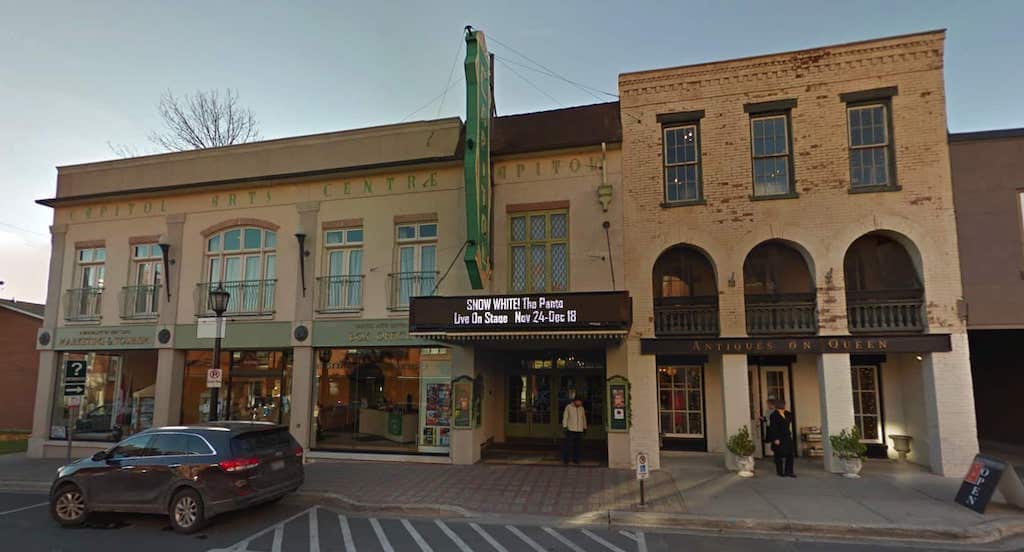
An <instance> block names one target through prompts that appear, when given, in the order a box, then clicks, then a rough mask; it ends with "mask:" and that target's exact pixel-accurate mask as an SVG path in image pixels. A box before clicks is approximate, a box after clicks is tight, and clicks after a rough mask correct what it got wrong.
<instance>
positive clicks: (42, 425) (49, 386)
mask: <svg viewBox="0 0 1024 552" xmlns="http://www.w3.org/2000/svg"><path fill="white" fill-rule="evenodd" d="M59 359H60V353H59V352H57V351H39V371H38V372H37V374H36V404H35V408H34V410H33V414H32V436H31V437H29V439H28V457H29V458H42V457H43V453H44V450H43V445H44V444H45V443H46V441H47V440H48V439H49V438H50V414H51V413H52V412H53V406H54V404H53V402H54V396H55V393H56V391H54V386H55V385H56V384H57V368H58V366H57V362H58V360H59Z"/></svg>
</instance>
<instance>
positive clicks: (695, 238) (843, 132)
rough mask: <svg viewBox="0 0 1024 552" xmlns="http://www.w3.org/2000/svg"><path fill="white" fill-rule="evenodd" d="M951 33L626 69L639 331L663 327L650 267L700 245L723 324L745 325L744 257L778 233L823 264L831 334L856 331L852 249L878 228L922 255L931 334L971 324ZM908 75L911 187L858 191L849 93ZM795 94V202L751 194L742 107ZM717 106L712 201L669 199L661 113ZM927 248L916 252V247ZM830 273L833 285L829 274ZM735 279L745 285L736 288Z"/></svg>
mask: <svg viewBox="0 0 1024 552" xmlns="http://www.w3.org/2000/svg"><path fill="white" fill-rule="evenodd" d="M943 40H944V35H943V33H942V32H932V33H923V34H918V35H911V36H905V37H895V38H890V39H883V40H877V41H870V42H864V43H857V44H849V45H841V46H833V47H826V48H821V49H816V50H808V51H802V52H795V53H787V54H778V55H771V56H763V57H757V58H748V59H743V60H735V61H725V62H720V63H710V64H704V65H699V66H691V67H681V68H672V69H662V70H655V71H648V72H641V73H629V74H624V75H621V76H620V77H619V90H620V96H621V102H622V127H623V141H624V145H623V154H622V155H623V161H622V164H623V189H624V191H625V195H624V212H625V222H624V225H625V233H626V235H625V242H626V243H629V244H630V247H628V248H625V251H624V254H625V263H624V264H625V267H626V281H627V286H628V289H630V291H631V293H632V295H633V301H634V309H635V310H634V315H635V318H634V324H633V336H634V337H641V336H644V337H649V336H652V335H653V303H652V291H651V268H652V267H653V265H654V262H655V260H656V259H657V257H658V255H659V254H660V253H661V252H662V251H664V250H665V249H666V248H668V247H670V246H672V245H674V244H679V243H689V244H693V245H696V246H697V247H699V248H701V249H703V250H704V251H706V252H707V253H708V254H709V256H710V257H711V259H712V261H713V263H714V265H715V267H716V271H717V280H718V288H719V293H720V304H721V311H722V312H721V317H722V335H723V336H738V335H744V333H745V322H744V313H743V291H742V290H743V261H744V259H745V257H746V255H747V254H748V253H749V252H750V250H751V249H752V248H753V247H754V246H756V245H757V244H758V243H760V242H762V241H764V240H767V239H771V238H778V239H784V240H788V241H790V242H792V243H794V244H796V245H798V246H799V248H800V249H802V250H803V251H804V252H805V253H806V255H807V256H808V257H809V258H810V259H811V261H812V266H811V269H812V274H813V276H814V279H815V282H816V286H817V289H818V301H819V309H820V320H821V333H822V334H845V333H847V327H846V314H845V310H846V309H845V295H844V281H843V257H844V255H845V253H846V251H847V248H848V247H849V245H850V244H851V243H852V242H853V241H854V240H856V239H857V238H858V237H860V236H861V235H863V234H865V233H867V232H870V231H874V230H888V231H892V232H896V233H898V234H901V235H903V236H905V237H906V238H907V239H908V240H909V241H910V242H912V243H913V244H914V246H915V247H916V249H917V250H918V252H919V255H920V260H921V263H922V265H923V276H924V287H925V294H926V301H927V307H928V324H929V331H930V332H937V333H959V332H962V331H964V326H963V323H962V322H961V321H960V320H959V319H958V318H957V314H956V302H957V300H958V299H959V298H960V297H961V294H962V292H961V284H960V273H959V268H958V261H957V255H958V254H957V242H956V232H955V226H954V216H953V198H952V188H951V181H950V169H949V151H948V147H947V143H946V115H945V93H944V88H943V75H942V53H943ZM889 86H896V87H898V95H896V96H895V97H893V98H892V118H893V137H894V143H895V149H896V173H897V181H898V184H899V185H900V186H901V187H902V190H901V191H896V192H880V193H866V194H850V193H849V192H848V189H849V180H850V176H849V157H848V148H847V145H848V144H847V122H846V110H845V104H844V103H843V102H842V101H841V100H840V98H839V94H841V93H845V92H855V91H862V90H869V89H874V88H881V87H889ZM778 99H795V100H797V106H796V107H795V108H794V109H793V110H792V115H791V116H792V125H791V131H792V143H793V153H794V177H795V187H796V191H797V192H798V194H799V197H798V198H795V199H777V200H770V201H752V200H751V199H750V196H751V193H752V189H753V185H752V178H751V160H750V122H749V119H750V116H749V115H748V114H747V113H745V112H744V110H743V105H744V104H745V103H751V102H763V101H771V100H778ZM694 110H704V111H705V116H704V118H703V119H702V120H701V136H700V139H701V146H702V147H701V150H702V151H701V154H702V155H701V159H702V169H703V188H704V197H705V199H706V204H705V205H695V206H688V207H675V208H663V207H661V206H660V203H661V202H662V201H663V175H662V171H663V167H662V126H661V124H660V123H658V122H657V120H656V116H657V115H658V114H659V113H673V112H681V111H694ZM913 255H914V253H913V252H912V256H913ZM830 272H831V276H832V283H831V284H827V283H826V276H827V275H828V274H829V273H830ZM730 276H734V277H735V287H729V285H728V281H729V279H730Z"/></svg>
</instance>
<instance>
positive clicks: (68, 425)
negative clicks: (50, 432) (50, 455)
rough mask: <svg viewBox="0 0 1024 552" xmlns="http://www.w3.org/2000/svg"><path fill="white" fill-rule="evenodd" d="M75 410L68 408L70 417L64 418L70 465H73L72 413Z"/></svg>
mask: <svg viewBox="0 0 1024 552" xmlns="http://www.w3.org/2000/svg"><path fill="white" fill-rule="evenodd" d="M73 411H74V409H73V408H71V407H68V415H67V416H65V417H64V419H65V420H67V422H65V424H64V438H65V439H67V440H68V464H70V463H71V413H72V412H73Z"/></svg>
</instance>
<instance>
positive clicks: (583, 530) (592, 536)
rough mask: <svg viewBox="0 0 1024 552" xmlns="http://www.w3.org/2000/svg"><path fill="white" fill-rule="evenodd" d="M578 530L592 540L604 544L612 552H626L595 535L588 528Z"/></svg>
mask: <svg viewBox="0 0 1024 552" xmlns="http://www.w3.org/2000/svg"><path fill="white" fill-rule="evenodd" d="M580 531H581V532H582V533H583V534H584V535H586V536H588V537H590V538H591V539H593V540H594V542H596V543H598V544H600V545H602V546H604V547H605V548H607V549H608V550H612V551H613V552H626V551H625V550H623V549H621V548H619V547H618V546H615V545H614V544H612V543H610V542H608V541H606V540H604V539H602V538H601V537H599V536H597V535H595V534H594V533H591V532H590V530H589V529H580Z"/></svg>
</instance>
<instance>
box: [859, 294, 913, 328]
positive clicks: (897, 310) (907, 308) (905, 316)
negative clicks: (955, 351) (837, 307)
mask: <svg viewBox="0 0 1024 552" xmlns="http://www.w3.org/2000/svg"><path fill="white" fill-rule="evenodd" d="M846 315H847V318H848V320H849V325H850V333H893V332H923V331H924V329H925V328H924V326H925V309H924V292H922V291H920V290H905V291H850V292H847V294H846Z"/></svg>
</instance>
